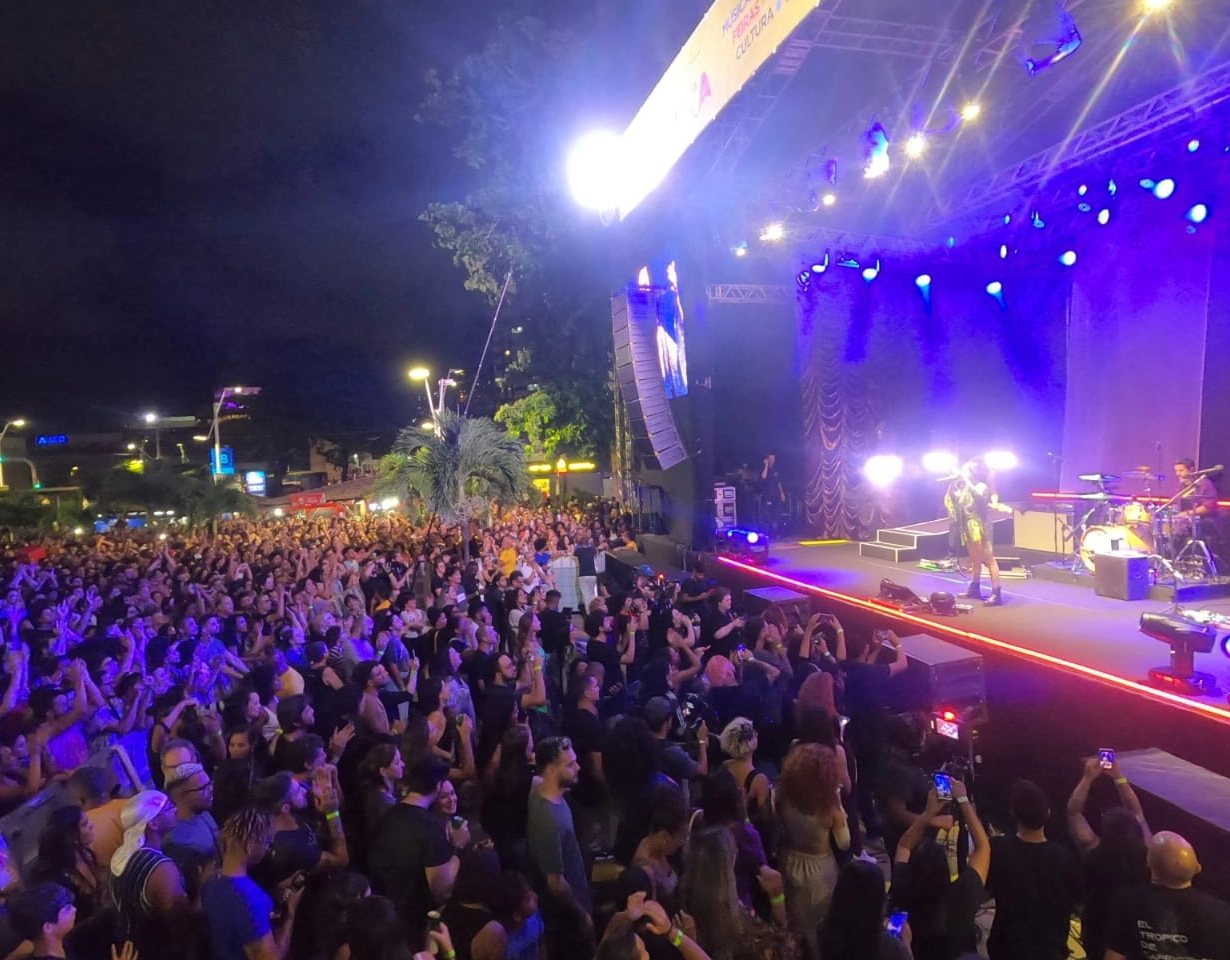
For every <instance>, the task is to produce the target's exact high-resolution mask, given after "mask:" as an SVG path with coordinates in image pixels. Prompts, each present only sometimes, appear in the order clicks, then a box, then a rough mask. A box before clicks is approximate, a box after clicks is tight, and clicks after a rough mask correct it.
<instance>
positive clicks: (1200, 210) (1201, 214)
mask: <svg viewBox="0 0 1230 960" xmlns="http://www.w3.org/2000/svg"><path fill="white" fill-rule="evenodd" d="M1187 219H1188V220H1190V221H1191V222H1192V223H1204V221H1206V220H1207V219H1209V208H1208V207H1206V206H1205V205H1204V204H1203V203H1198V204H1196V205H1195V206H1194V207H1192V208H1191V209H1190V210H1188V211H1187Z"/></svg>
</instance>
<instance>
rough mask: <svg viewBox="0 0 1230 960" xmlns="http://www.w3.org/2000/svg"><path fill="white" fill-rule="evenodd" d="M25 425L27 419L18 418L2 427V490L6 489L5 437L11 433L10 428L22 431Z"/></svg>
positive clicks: (0, 456) (6, 422)
mask: <svg viewBox="0 0 1230 960" xmlns="http://www.w3.org/2000/svg"><path fill="white" fill-rule="evenodd" d="M25 425H26V421H25V418H23V417H16V418H14V419H12V420H6V421H4V426H3V427H0V490H3V489H4V435H5V434H6V433H8V432H9V427H16V428H17V429H18V430H20V429H21V428H22V427H24V426H25Z"/></svg>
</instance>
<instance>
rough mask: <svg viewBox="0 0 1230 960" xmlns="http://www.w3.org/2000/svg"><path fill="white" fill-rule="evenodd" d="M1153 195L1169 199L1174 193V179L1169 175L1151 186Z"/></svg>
mask: <svg viewBox="0 0 1230 960" xmlns="http://www.w3.org/2000/svg"><path fill="white" fill-rule="evenodd" d="M1153 195H1154V196H1155V197H1157V198H1158V199H1159V200H1169V199H1170V198H1171V197H1172V196H1173V195H1174V181H1173V180H1171V179H1170V178H1169V177H1167V178H1166V179H1165V180H1159V181H1158V182H1157V185H1156V186H1155V187H1154V188H1153Z"/></svg>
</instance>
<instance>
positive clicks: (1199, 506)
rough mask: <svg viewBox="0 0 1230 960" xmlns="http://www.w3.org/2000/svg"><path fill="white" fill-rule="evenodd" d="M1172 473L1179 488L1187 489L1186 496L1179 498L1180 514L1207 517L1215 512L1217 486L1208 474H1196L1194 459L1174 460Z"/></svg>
mask: <svg viewBox="0 0 1230 960" xmlns="http://www.w3.org/2000/svg"><path fill="white" fill-rule="evenodd" d="M1174 475H1175V479H1176V480H1178V481H1179V489H1180V490H1181V491H1187V496H1185V497H1182V498H1181V499H1180V500H1179V510H1180V514H1179V515H1180V516H1184V517H1191V516H1199V517H1209V516H1213V515H1215V514H1216V513H1217V488H1216V487H1215V486H1213V481H1212V480H1210V479H1209V478H1208V476H1206V475H1198V474H1197V472H1196V461H1195V460H1192V459H1191V458H1190V457H1183V458H1182V459H1180V460H1176V461H1175V465H1174ZM1189 488H1190V489H1189Z"/></svg>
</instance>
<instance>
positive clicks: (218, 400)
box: [209, 387, 261, 483]
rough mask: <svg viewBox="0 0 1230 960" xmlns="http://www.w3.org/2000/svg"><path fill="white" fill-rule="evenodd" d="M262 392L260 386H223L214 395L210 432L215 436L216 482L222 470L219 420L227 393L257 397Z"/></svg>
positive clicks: (235, 395) (214, 474)
mask: <svg viewBox="0 0 1230 960" xmlns="http://www.w3.org/2000/svg"><path fill="white" fill-rule="evenodd" d="M260 392H261V388H260V387H223V388H222V389H221V390H219V391H218V395H217V396H216V397H214V417H213V422H212V423H211V424H210V426H209V432H210V434H212V435H213V438H214V462H213V469H211V470H210V473H211V474H212V476H213V478H214V483H217V482H218V475H219V474H220V473H221V472H222V437H221V435H220V433H221V431H220V429H219V425H218V421H219V420H220V419H221V414H222V405H223V404H224V403H225V402H226V398H227V395H228V394H229V395H230V396H232V397H255V396H259V395H260Z"/></svg>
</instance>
